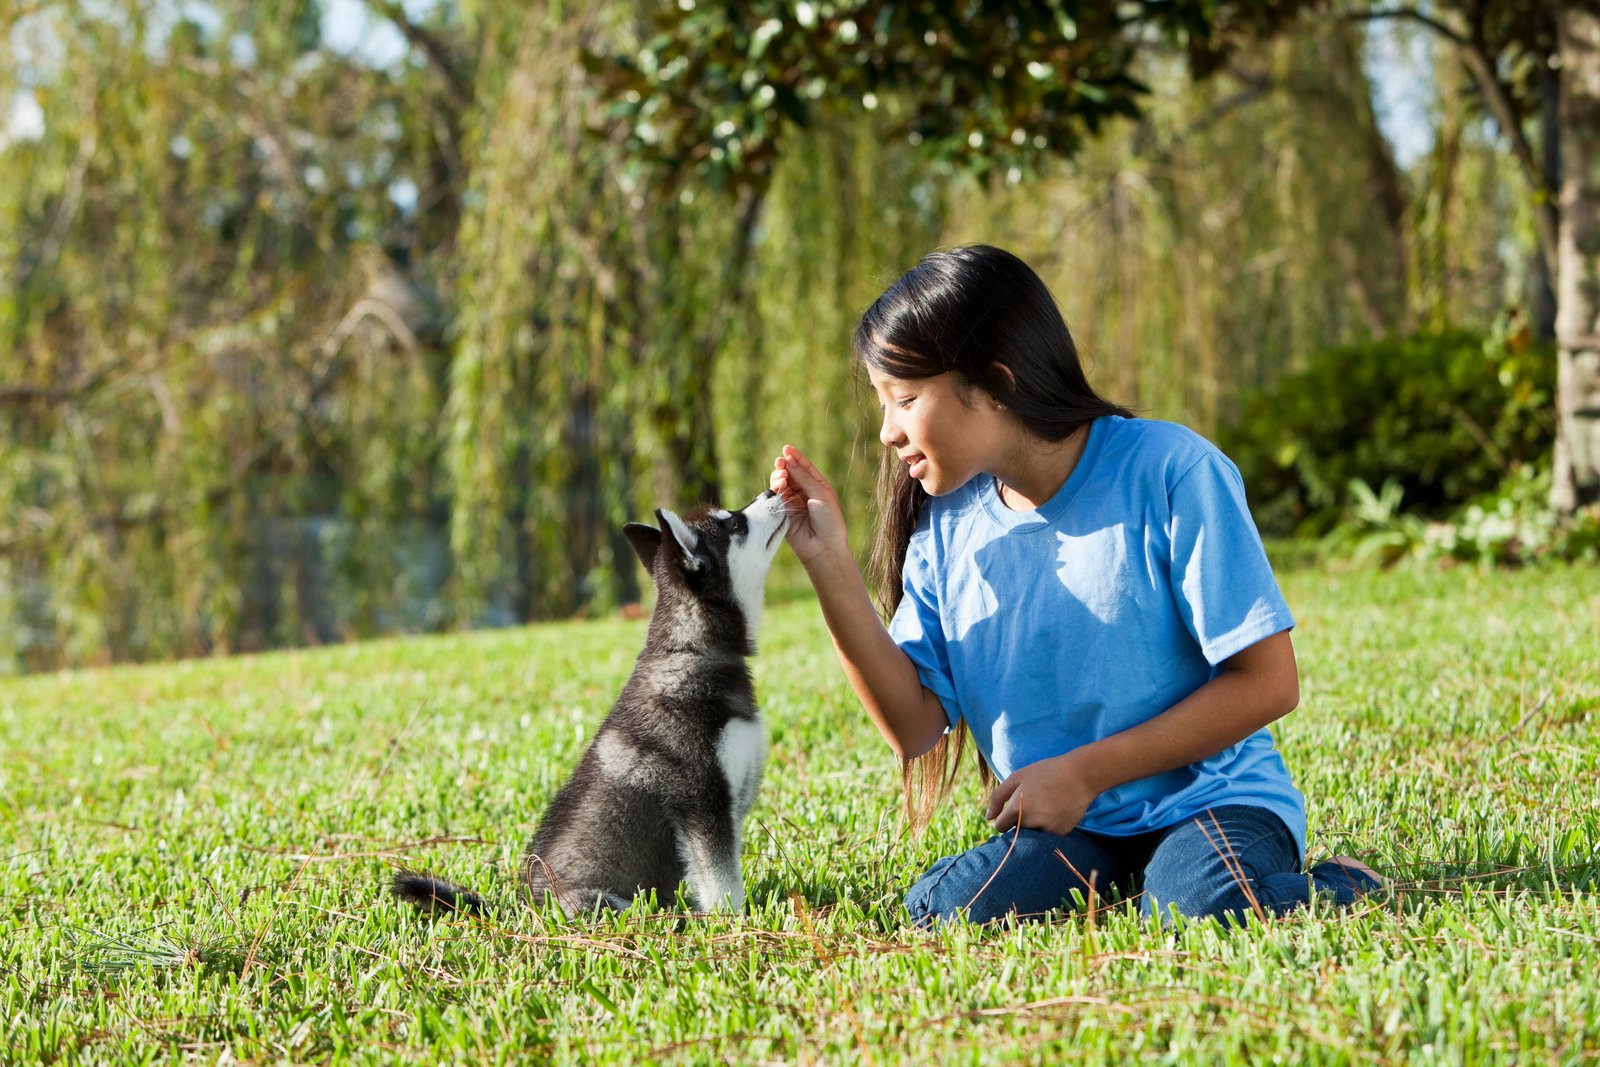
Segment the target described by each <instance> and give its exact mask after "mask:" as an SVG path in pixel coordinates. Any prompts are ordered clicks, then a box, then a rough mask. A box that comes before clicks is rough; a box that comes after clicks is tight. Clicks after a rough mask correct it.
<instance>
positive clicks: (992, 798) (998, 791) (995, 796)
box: [984, 775, 1022, 819]
mask: <svg viewBox="0 0 1600 1067" xmlns="http://www.w3.org/2000/svg"><path fill="white" fill-rule="evenodd" d="M1020 784H1022V783H1021V782H1020V781H1019V780H1018V779H1017V777H1016V776H1015V775H1012V776H1011V778H1009V779H1008V780H1006V781H1004V782H1001V783H1000V784H999V785H997V786H996V787H995V789H994V792H992V793H990V794H989V810H988V812H987V813H986V814H985V815H984V818H986V819H992V818H994V817H995V816H996V815H999V814H1000V812H1001V811H1002V810H1003V809H1004V808H1005V806H1006V802H1007V801H1008V800H1010V799H1011V797H1012V794H1014V793H1015V792H1016V791H1017V786H1018V785H1020Z"/></svg>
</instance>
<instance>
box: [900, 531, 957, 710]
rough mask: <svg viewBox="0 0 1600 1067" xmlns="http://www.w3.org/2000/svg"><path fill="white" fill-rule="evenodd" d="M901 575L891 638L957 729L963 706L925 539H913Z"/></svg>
mask: <svg viewBox="0 0 1600 1067" xmlns="http://www.w3.org/2000/svg"><path fill="white" fill-rule="evenodd" d="M901 574H902V587H903V595H902V596H901V598H900V606H899V607H898V608H896V609H895V613H894V618H892V619H890V620H889V636H890V637H892V638H894V643H895V644H897V645H899V646H900V650H901V651H902V652H904V653H905V654H906V655H907V656H909V657H910V658H911V662H912V664H913V665H914V666H915V667H916V668H917V677H918V678H920V679H921V680H922V684H923V686H924V687H926V688H927V690H928V691H929V692H931V693H932V694H933V695H934V696H936V697H938V698H939V703H940V704H942V705H943V706H944V714H945V717H946V718H947V719H949V720H950V725H951V726H954V725H956V724H957V723H958V722H960V721H961V702H960V701H959V700H957V699H956V687H955V683H954V682H953V681H952V680H951V678H950V655H949V650H948V649H947V648H946V647H945V640H944V625H943V623H942V622H941V621H940V618H939V593H938V587H937V583H936V582H935V581H934V568H933V564H932V562H931V561H930V560H929V558H928V554H927V550H926V539H925V538H921V537H913V538H912V539H911V544H910V546H909V547H908V548H907V549H906V561H905V566H904V567H902V568H901Z"/></svg>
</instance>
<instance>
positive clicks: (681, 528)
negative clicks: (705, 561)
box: [656, 508, 700, 574]
mask: <svg viewBox="0 0 1600 1067" xmlns="http://www.w3.org/2000/svg"><path fill="white" fill-rule="evenodd" d="M656 521H658V522H659V523H661V534H662V540H663V541H668V540H670V541H671V542H672V543H674V544H675V545H677V547H678V551H679V553H680V555H681V557H682V561H683V569H684V571H685V572H687V573H689V574H693V573H694V572H695V571H697V570H699V569H700V535H699V534H697V533H695V532H694V531H693V530H691V529H690V528H689V525H688V523H686V522H684V521H683V520H682V519H680V518H678V516H677V515H676V514H674V513H673V512H670V511H668V510H666V509H665V508H662V509H660V510H658V511H657V512H656Z"/></svg>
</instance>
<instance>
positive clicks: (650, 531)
mask: <svg viewBox="0 0 1600 1067" xmlns="http://www.w3.org/2000/svg"><path fill="white" fill-rule="evenodd" d="M622 535H623V536H624V537H626V538H627V539H628V544H630V545H632V546H633V551H634V553H635V554H636V555H638V557H639V562H640V563H643V564H644V569H645V573H646V574H649V573H650V572H651V571H652V570H654V569H655V565H656V552H657V550H658V549H660V548H661V531H660V530H658V529H656V528H655V527H654V526H646V525H645V524H644V523H642V522H630V523H628V524H627V525H625V526H624V527H623V528H622Z"/></svg>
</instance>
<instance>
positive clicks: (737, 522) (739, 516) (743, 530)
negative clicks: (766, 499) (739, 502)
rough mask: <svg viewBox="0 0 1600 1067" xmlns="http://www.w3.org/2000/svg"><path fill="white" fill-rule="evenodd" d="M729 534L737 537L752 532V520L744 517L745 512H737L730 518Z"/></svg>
mask: <svg viewBox="0 0 1600 1067" xmlns="http://www.w3.org/2000/svg"><path fill="white" fill-rule="evenodd" d="M728 532H729V533H731V534H734V535H736V536H738V535H743V534H747V533H749V532H750V520H749V519H747V518H745V517H744V512H742V511H736V512H734V513H733V514H732V515H729V516H728Z"/></svg>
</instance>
